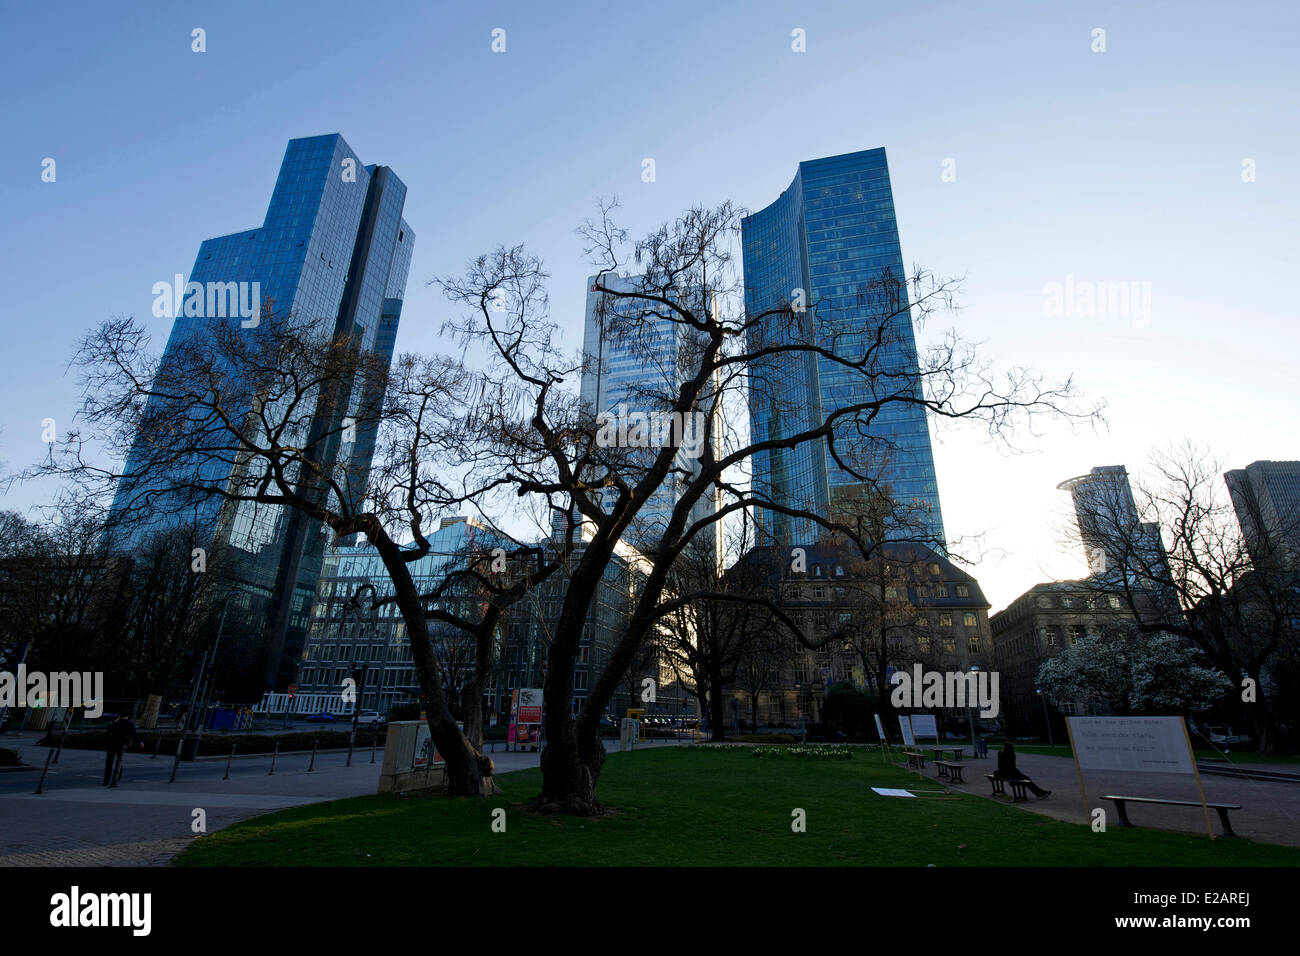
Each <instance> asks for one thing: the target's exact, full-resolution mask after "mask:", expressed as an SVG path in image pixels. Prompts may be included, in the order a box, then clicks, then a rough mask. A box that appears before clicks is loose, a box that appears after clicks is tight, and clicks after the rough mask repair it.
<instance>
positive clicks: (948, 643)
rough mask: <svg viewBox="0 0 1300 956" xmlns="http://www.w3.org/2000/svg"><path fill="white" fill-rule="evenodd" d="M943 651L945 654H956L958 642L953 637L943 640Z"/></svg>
mask: <svg viewBox="0 0 1300 956" xmlns="http://www.w3.org/2000/svg"><path fill="white" fill-rule="evenodd" d="M943 649H944V651H945V653H948V654H955V653H957V642H956V641H955V640H953V639H952V638H951V637H945V638H944V639H943Z"/></svg>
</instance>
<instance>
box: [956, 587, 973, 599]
mask: <svg viewBox="0 0 1300 956" xmlns="http://www.w3.org/2000/svg"><path fill="white" fill-rule="evenodd" d="M957 596H958V597H970V586H969V585H966V584H959V585H957Z"/></svg>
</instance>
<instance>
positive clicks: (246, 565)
mask: <svg viewBox="0 0 1300 956" xmlns="http://www.w3.org/2000/svg"><path fill="white" fill-rule="evenodd" d="M405 198H406V186H405V184H403V182H402V181H401V180H400V179H399V178H398V177H397V175H396V174H395V173H393V171H392V170H391V169H389V168H388V167H386V166H376V165H369V166H367V165H364V164H363V163H362V162H361V160H360V158H359V157H358V156H357V154H356V153H355V152H354V151H353V149H352V148H351V147H350V146H349V145H348V144H347V142H346V141H345V140H344V139H343V137H342V136H339V135H338V134H329V135H324V136H313V137H308V138H304V139H294V140H291V141H290V142H289V145H288V148H287V149H286V150H285V154H284V159H283V162H282V163H281V166H280V173H279V177H278V179H277V181H276V184H275V189H274V191H273V193H272V196H271V203H270V206H269V207H268V209H267V213H266V218H265V219H264V221H263V222H262V224H261V225H260V226H258V227H256V228H253V229H248V230H245V231H243V232H237V233H233V234H231V235H227V236H221V237H219V238H215V239H208V240H206V241H204V242H203V243H202V244H201V246H200V247H199V253H198V256H197V258H196V259H195V262H194V268H193V269H192V270H191V272H190V276H189V282H190V283H198V284H199V286H200V287H201V288H206V289H207V290H208V295H207V300H206V304H207V308H202V307H199V308H191V307H190V305H189V303H187V305H186V307H185V309H184V310H183V311H182V310H181V309H177V312H176V319H175V324H174V325H173V327H172V332H171V337H170V338H169V340H168V345H167V351H166V352H165V353H164V357H163V362H162V366H161V368H160V375H161V376H164V377H165V376H166V375H167V374H168V371H169V356H172V358H171V365H173V366H174V365H175V363H176V361H177V359H175V358H174V353H176V352H178V351H180V350H182V349H183V348H184V347H185V346H186V345H187V343H190V342H192V341H195V340H197V339H198V338H199V337H201V336H203V335H204V334H205V332H206V331H208V330H209V329H210V328H211V327H212V324H213V323H234V322H240V323H241V324H242V325H243V327H244V331H245V332H246V333H247V334H248V335H250V336H254V335H257V334H258V330H259V328H261V329H265V328H267V327H270V326H271V325H272V324H274V323H277V322H279V323H283V322H290V321H291V322H294V323H296V324H299V325H301V326H302V327H303V328H306V329H310V330H311V331H312V332H315V333H321V334H324V335H333V336H335V337H337V338H345V337H346V338H350V339H352V340H353V341H354V342H356V343H357V344H358V347H359V348H360V349H361V350H363V352H365V353H369V356H370V357H372V358H373V359H374V363H373V365H372V366H371V367H372V368H375V369H379V368H382V369H386V368H387V367H388V364H389V362H390V360H391V358H392V352H393V347H394V343H395V339H396V334H397V327H398V322H399V320H400V317H401V310H402V299H403V296H404V294H405V288H406V279H407V272H408V271H409V268H410V263H411V250H412V247H413V246H414V242H415V236H414V233H413V232H412V231H411V228H410V226H409V225H408V224H407V223H406V222H405V221H404V220H403V219H402V208H403V205H404V203H405ZM214 287H216V288H218V289H232V290H233V289H236V288H238V289H239V290H240V296H241V299H240V304H241V308H240V309H239V310H238V311H236V310H235V309H233V308H230V307H221V308H217V309H215V310H214V309H213V308H212V300H213V295H212V290H213V288H214ZM186 288H189V286H186ZM249 289H252V290H255V293H254V294H253V295H250V294H249V293H248V290H249ZM200 300H201V301H200V302H199V303H196V304H198V305H200V306H202V304H203V302H202V297H200ZM250 300H253V301H250ZM218 301H219V304H220V297H219V296H218ZM248 306H252V307H253V311H254V312H255V313H256V315H255V317H253V318H250V317H248V315H247V312H248V311H249V310H248V308H247V307H248ZM381 377H382V376H381V375H379V374H377V373H376V374H370V375H368V376H366V375H363V376H359V378H362V379H364V378H368V379H369V380H354V381H351V382H350V383H346V384H345V385H344V386H343V388H342V393H341V394H340V395H339V396H338V397H336V398H335V399H334V400H329V401H319V402H318V401H317V399H318V398H319V397H320V396H315V395H313V396H309V397H308V398H309V401H307V402H301V403H300V405H299V407H301V408H306V409H313V410H314V411H310V412H305V413H303V415H302V418H301V419H300V420H299V421H298V422H297V423H296V426H295V429H294V433H293V434H292V435H287V436H285V440H287V441H290V442H292V441H294V440H299V441H302V442H304V443H319V444H317V445H314V446H309V447H317V448H319V453H320V460H321V461H322V462H323V464H324V466H325V467H326V468H329V469H331V470H333V472H334V473H335V474H336V475H340V476H342V478H341V481H342V486H343V493H344V494H346V495H348V496H350V497H352V498H354V499H355V498H358V497H360V496H361V495H363V494H364V489H365V486H366V482H367V479H368V475H369V468H370V461H371V457H372V455H373V452H374V443H375V434H374V432H373V431H372V430H368V429H367V428H366V427H365V426H364V425H362V426H359V427H355V428H354V429H351V430H349V429H348V428H347V426H346V424H345V422H346V421H347V420H348V419H349V417H350V416H352V415H354V414H356V410H357V409H359V408H360V407H361V403H362V402H363V401H370V400H373V399H375V398H376V397H377V396H378V395H379V390H380V389H381V388H382V386H383V382H382V381H381V380H380V379H381ZM258 401H259V402H261V401H262V397H261V396H259V397H258ZM266 401H267V402H268V405H267V407H268V408H270V409H271V414H270V418H271V420H272V421H274V420H275V415H276V414H277V412H278V411H279V407H278V406H277V405H275V402H276V401H277V400H276V399H275V398H274V397H270V398H267V399H266ZM230 411H231V412H232V413H233V415H234V417H236V419H238V416H239V415H240V414H247V413H250V412H252V411H253V408H252V407H249V408H246V409H231V410H230ZM166 412H167V409H166V408H165V407H164V406H163V405H162V404H159V405H158V406H157V407H155V406H154V405H153V404H151V406H150V409H149V411H148V413H147V420H148V421H149V422H150V423H152V424H151V429H157V430H158V431H159V432H162V434H143V433H142V434H141V435H140V436H139V437H138V438H137V439H136V443H135V445H134V447H133V448H132V451H131V453H130V454H129V455H128V457H127V461H126V467H125V470H124V472H125V473H124V477H123V479H122V481H121V482H120V483H119V486H118V492H117V496H116V500H115V502H114V510H115V512H116V513H119V514H120V513H122V512H123V511H124V510H133V505H135V504H137V503H138V502H139V501H140V500H141V496H142V495H144V494H148V493H150V491H151V489H157V488H160V487H165V485H166V484H167V483H168V482H166V481H164V476H161V475H159V474H157V473H156V472H154V473H151V472H150V466H149V465H148V464H147V462H148V461H149V457H150V448H151V447H157V445H158V444H160V443H163V442H166V441H167V435H166V434H165V431H166V428H167V414H166ZM143 431H144V430H143V429H142V432H143ZM243 467H244V466H243V465H242V464H239V465H235V464H230V465H227V464H224V463H223V460H222V458H221V456H219V455H218V456H209V457H206V458H205V459H204V460H203V461H201V462H197V463H196V464H195V466H194V467H193V468H192V469H190V470H189V472H188V473H187V477H189V478H191V479H192V480H196V481H197V482H198V483H200V484H202V485H204V486H206V487H211V488H217V487H220V486H221V485H222V484H223V483H226V482H228V481H230V480H231V479H232V478H236V477H244V476H245V473H244V472H243V471H241V469H242V468H243ZM158 503H159V507H158V509H157V511H158V514H159V515H163V516H165V517H160V518H158V519H156V520H154V521H153V522H152V523H151V524H150V523H146V524H145V525H142V526H139V527H137V528H136V530H135V532H134V534H135V535H136V540H138V536H139V535H143V534H147V533H149V531H151V530H153V529H155V528H156V527H157V526H158V525H159V524H161V523H163V522H164V521H170V520H173V519H174V518H175V514H174V512H173V511H170V510H169V509H168V508H167V507H166V503H167V498H166V496H165V495H164V496H162V497H161V498H160V499H159V502H158ZM189 520H193V521H196V522H197V523H198V524H199V525H200V527H201V528H202V529H203V532H204V533H205V534H210V535H211V536H212V540H213V548H214V550H219V551H221V552H222V553H223V554H224V555H226V558H227V560H225V561H223V569H222V570H224V571H226V572H229V573H230V574H232V576H234V577H235V578H236V579H237V580H238V581H239V583H240V585H241V588H240V592H239V598H238V600H237V601H235V602H233V603H232V606H231V608H230V610H231V621H230V622H229V625H230V627H231V628H232V629H233V630H235V631H240V632H243V633H244V634H245V635H246V636H247V637H248V638H249V640H250V641H251V646H253V647H256V648H258V649H259V651H258V655H257V656H258V657H259V660H256V661H253V660H249V661H245V662H243V664H242V665H241V666H245V667H246V668H248V669H250V670H255V671H258V672H259V679H260V682H261V683H262V685H263V688H264V689H283V687H284V686H285V685H286V684H287V683H288V682H289V681H290V680H291V679H292V677H293V674H294V671H295V669H296V666H297V663H298V659H299V657H300V655H301V651H302V646H303V641H304V639H305V636H306V629H307V621H308V614H309V611H310V608H311V605H312V601H313V598H314V595H315V589H316V581H317V576H318V575H319V572H320V567H321V560H322V557H323V551H324V547H325V543H326V540H327V537H328V535H327V533H326V531H325V529H323V527H322V526H321V525H320V523H319V522H317V521H316V520H314V519H310V518H307V517H305V516H304V515H303V514H302V513H301V512H299V511H296V510H291V509H286V508H282V507H280V506H278V505H267V504H259V503H254V502H224V503H223V500H222V499H220V498H218V497H217V496H215V495H214V496H211V497H209V498H207V499H206V500H205V501H204V502H202V503H200V505H199V506H198V508H197V509H196V510H195V511H193V512H192V513H191V514H190V515H189ZM123 546H124V547H128V548H129V547H130V546H131V540H130V539H128V540H125V541H124V542H123Z"/></svg>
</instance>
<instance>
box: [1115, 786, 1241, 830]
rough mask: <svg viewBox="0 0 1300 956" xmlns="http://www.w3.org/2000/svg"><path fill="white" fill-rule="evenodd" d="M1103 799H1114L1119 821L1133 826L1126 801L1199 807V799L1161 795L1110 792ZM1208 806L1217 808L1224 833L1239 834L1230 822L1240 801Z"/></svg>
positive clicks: (1121, 823) (1127, 825)
mask: <svg viewBox="0 0 1300 956" xmlns="http://www.w3.org/2000/svg"><path fill="white" fill-rule="evenodd" d="M1102 799H1103V800H1114V801H1115V809H1116V810H1117V811H1118V812H1119V822H1120V825H1121V826H1126V827H1131V826H1133V824H1132V823H1131V822H1130V821H1129V818H1128V813H1127V812H1126V811H1125V809H1124V805H1125V804H1126V803H1151V804H1162V805H1164V806H1167V807H1199V806H1200V805H1201V801H1199V800H1165V799H1163V798H1161V797H1126V796H1120V795H1117V794H1113V793H1108V794H1106V795H1105V796H1104V797H1102ZM1206 806H1207V807H1209V808H1210V809H1211V810H1215V811H1217V812H1218V814H1219V822H1220V823H1222V824H1223V835H1224V836H1230V837H1235V836H1236V835H1237V834H1236V833H1234V832H1233V831H1232V824H1231V823H1229V822H1228V811H1229V810H1240V809H1241V804H1240V803H1207V804H1206Z"/></svg>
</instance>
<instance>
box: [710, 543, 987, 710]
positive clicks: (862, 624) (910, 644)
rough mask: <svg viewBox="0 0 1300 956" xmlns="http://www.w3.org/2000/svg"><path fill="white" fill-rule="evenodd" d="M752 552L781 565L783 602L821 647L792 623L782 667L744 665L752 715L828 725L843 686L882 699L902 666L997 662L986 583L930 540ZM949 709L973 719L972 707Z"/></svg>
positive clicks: (739, 684)
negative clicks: (832, 694)
mask: <svg viewBox="0 0 1300 956" xmlns="http://www.w3.org/2000/svg"><path fill="white" fill-rule="evenodd" d="M798 552H802V554H798ZM792 554H794V555H795V557H794V558H793V559H792ZM744 560H747V561H761V562H764V563H765V564H766V565H767V566H768V567H769V568H771V569H772V573H773V579H774V581H775V582H776V583H777V585H778V587H779V593H780V602H781V606H782V607H783V608H784V609H785V610H786V611H787V612H788V613H789V615H790V617H791V619H792V620H793V621H794V623H795V624H796V625H797V626H799V627H800V629H801V631H802V632H803V633H804V635H805V637H807V638H808V639H809V640H810V642H812V643H814V644H815V645H816V646H815V647H813V648H808V647H805V646H803V645H802V644H801V643H800V642H799V641H798V640H797V639H796V638H794V637H793V635H790V634H789V632H788V629H786V631H785V634H786V637H787V640H786V641H785V642H784V643H785V646H786V648H787V651H788V653H785V654H778V655H777V659H776V660H774V661H773V663H774V664H775V666H772V667H770V668H766V669H764V668H762V667H759V668H751V669H750V674H749V675H746V674H745V673H744V667H743V665H742V668H741V670H740V673H738V677H737V681H736V685H735V686H734V687H733V688H732V695H733V697H734V698H735V699H737V701H738V704H737V709H738V710H739V713H740V716H741V717H742V718H743V719H744V720H745V721H746V723H750V722H753V712H754V711H755V710H757V724H758V725H759V726H777V727H800V726H802V725H803V724H804V723H813V724H815V723H819V722H821V720H822V708H823V705H824V702H825V699H826V695H827V693H828V692H829V691H830V690H831V688H832V687H834V686H835V685H836V684H850V685H852V686H854V687H856V688H857V689H859V690H861V691H864V692H865V693H867V694H868V695H872V696H875V697H877V699H878V698H879V693H878V691H879V684H880V678H881V676H882V674H883V675H884V676H885V682H886V687H885V689H886V692H888V690H890V689H891V688H890V685H889V684H888V675H889V674H890V673H891V672H892V671H894V670H902V669H907V668H911V667H912V666H913V665H914V664H918V663H919V664H921V665H923V668H924V669H925V670H934V671H962V672H966V671H969V670H971V669H972V668H979V669H987V668H989V667H990V666H991V664H992V634H991V631H990V629H989V618H988V612H989V607H990V605H989V602H988V601H987V600H986V599H985V597H984V592H983V591H982V590H981V589H980V585H979V582H978V581H976V580H975V578H974V577H973V576H971V575H970V574H968V573H967V572H965V571H963V570H961V569H960V568H959V567H957V566H956V564H954V563H953V562H952V561H951V560H950V559H948V558H945V557H943V556H942V555H940V554H938V553H936V552H934V551H932V550H930V549H929V548H926V547H923V546H921V545H917V544H912V543H897V544H886V545H884V546H883V547H882V548H880V549H879V550H878V552H877V554H876V555H875V557H874V558H873V559H872V560H865V559H864V558H863V557H862V555H861V554H860V553H859V551H858V549H857V547H856V546H855V545H853V544H852V543H851V542H850V541H848V540H847V539H835V538H828V539H823V540H822V541H819V542H817V543H815V544H809V545H806V546H803V547H800V548H796V549H788V548H779V549H776V548H757V549H754V550H753V551H751V552H750V553H749V554H748V555H747V556H746V558H745V559H744ZM747 676H748V677H749V679H747ZM754 678H757V679H754ZM755 704H757V706H756V707H755ZM880 712H881V717H882V719H886V720H887V718H888V717H889V716H890V715H891V714H892V712H893V709H892V707H891V706H890V705H889V704H888V703H887V702H886V703H885V704H883V705H882V706H880ZM946 716H947V718H948V719H949V721H950V722H951V723H954V724H956V723H960V724H961V725H963V726H965V725H967V724H968V722H969V718H968V715H967V714H966V712H965V711H964V710H962V711H961V713H950V714H947V715H946ZM887 724H889V729H890V732H891V733H894V732H896V731H897V726H896V723H889V722H888V720H887Z"/></svg>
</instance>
